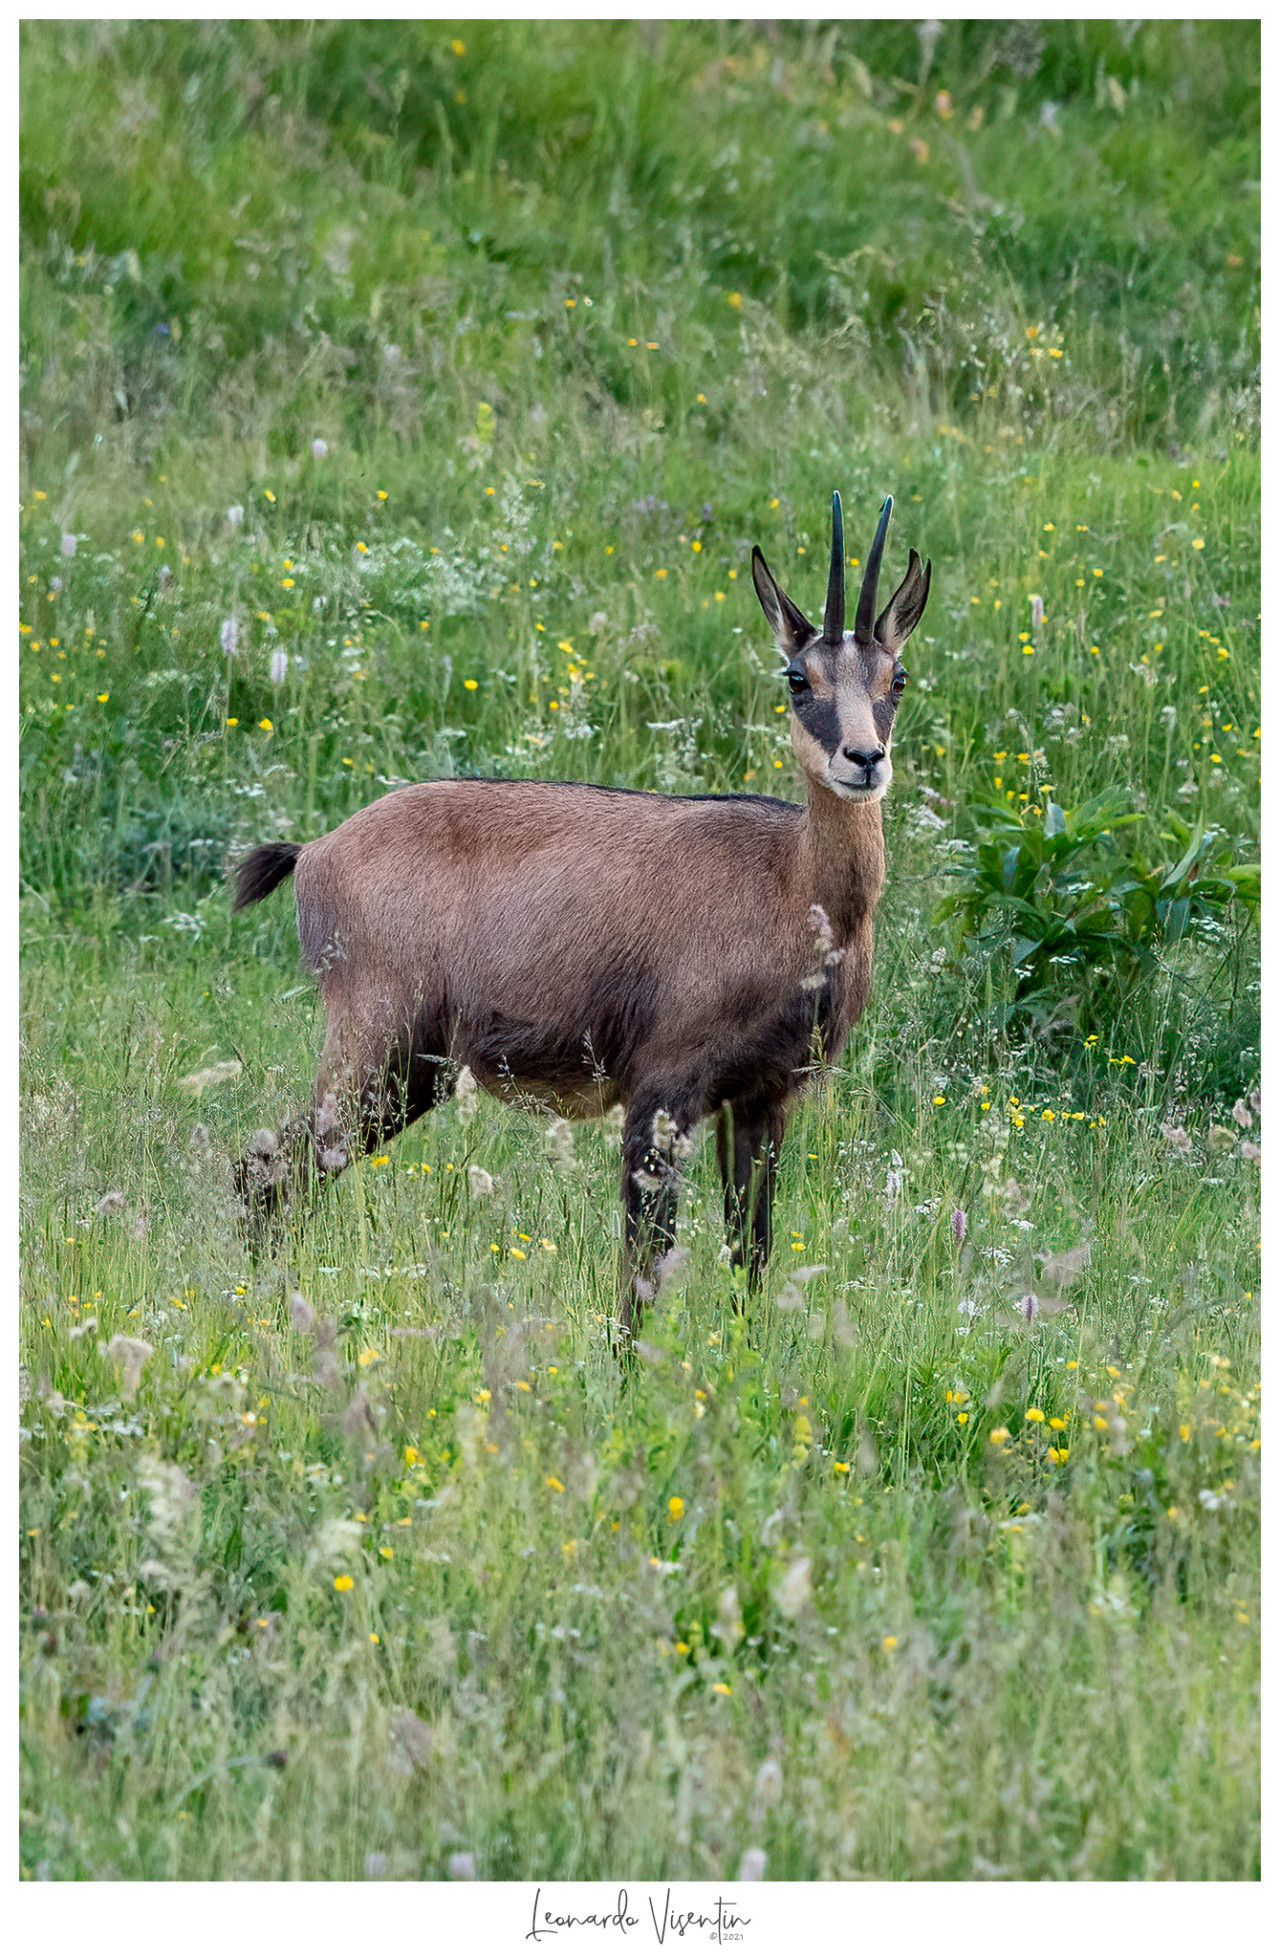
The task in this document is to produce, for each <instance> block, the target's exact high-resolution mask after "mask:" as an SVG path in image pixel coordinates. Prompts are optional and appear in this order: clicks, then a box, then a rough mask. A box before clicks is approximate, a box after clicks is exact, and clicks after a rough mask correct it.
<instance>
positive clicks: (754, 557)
mask: <svg viewBox="0 0 1280 1958" xmlns="http://www.w3.org/2000/svg"><path fill="white" fill-rule="evenodd" d="M892 514H893V498H892V497H891V496H886V498H885V500H884V506H883V508H882V509H881V512H880V522H879V524H878V526H877V528H876V535H875V541H874V543H873V544H872V546H871V550H870V553H869V555H868V557H867V564H866V569H865V571H864V572H863V577H862V589H861V591H860V592H859V594H858V610H857V613H856V615H855V618H854V624H853V631H852V632H846V631H845V629H844V516H843V513H842V511H841V508H840V498H839V495H838V494H837V495H833V497H832V499H831V576H830V579H829V582H828V585H827V607H826V611H825V613H824V614H823V621H822V629H821V631H819V630H818V628H817V627H816V626H812V625H810V623H809V621H808V619H806V617H805V615H804V613H803V612H802V611H801V610H800V608H799V606H798V605H795V604H793V603H792V601H791V599H789V598H788V597H787V594H786V593H785V592H784V591H783V589H782V587H781V586H780V585H779V584H778V583H777V581H776V580H775V578H774V576H773V574H772V572H771V571H770V570H769V567H768V565H767V564H766V563H765V561H764V558H763V556H762V554H761V551H760V547H759V545H757V546H756V548H755V549H754V550H753V551H752V553H751V575H752V577H753V579H754V580H755V587H756V595H757V597H758V598H759V600H760V603H761V605H762V606H763V607H764V615H765V617H766V619H768V621H769V624H770V626H771V628H772V630H773V636H774V639H775V641H776V643H777V647H778V651H779V652H780V653H781V654H782V657H783V659H784V660H785V661H786V663H787V664H786V676H787V685H788V686H789V687H790V689H791V745H792V747H793V748H794V749H795V752H796V756H797V759H798V760H799V762H800V765H801V767H802V768H803V769H804V771H805V773H806V775H808V776H809V778H810V780H811V781H813V782H817V783H820V784H821V785H822V786H823V787H824V788H827V789H830V790H831V791H832V793H833V794H835V795H838V796H842V797H844V798H845V799H846V800H848V801H855V802H857V801H878V800H879V798H880V797H881V796H882V795H883V794H884V792H885V790H886V789H887V788H888V786H889V782H890V779H891V777H892V775H893V764H892V762H891V761H890V759H889V743H890V740H891V739H892V735H893V716H894V712H895V710H896V708H897V705H898V700H899V698H900V696H901V695H902V692H903V690H904V688H905V687H906V684H907V675H906V670H905V668H904V667H903V665H902V662H901V661H900V659H899V658H898V653H899V651H900V649H901V648H902V646H903V645H904V644H905V643H906V640H907V638H908V636H909V635H910V634H911V633H912V632H914V630H915V628H916V626H917V625H918V624H919V623H920V617H921V614H922V613H923V611H924V607H925V600H926V599H927V598H928V596H929V577H930V573H931V571H932V569H933V567H932V564H924V565H922V564H921V562H920V558H919V556H918V555H917V553H916V552H915V551H912V552H911V554H910V558H909V560H908V566H907V575H906V577H905V578H904V579H903V581H902V583H901V584H900V585H899V586H898V589H897V591H896V592H895V593H894V594H893V597H892V598H891V599H890V600H889V603H888V604H887V605H886V606H885V608H884V610H883V612H881V614H880V616H879V618H876V584H877V581H878V579H879V575H880V559H881V557H882V556H883V555H884V540H885V534H886V532H887V531H888V528H889V518H890V517H891V516H892Z"/></svg>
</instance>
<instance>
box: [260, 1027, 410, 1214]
mask: <svg viewBox="0 0 1280 1958" xmlns="http://www.w3.org/2000/svg"><path fill="white" fill-rule="evenodd" d="M422 1044H423V1043H421V1042H419V1041H417V1040H415V1041H413V1042H410V1041H408V1040H407V1039H406V1040H404V1041H399V1042H397V1043H396V1044H395V1045H394V1046H393V1047H390V1048H389V1049H388V1047H387V1045H386V1043H383V1042H379V1043H377V1044H376V1045H374V1044H373V1043H370V1042H367V1041H366V1042H361V1043H357V1042H355V1041H353V1040H352V1038H351V1035H350V1031H349V1029H347V1028H338V1029H334V1028H331V1029H330V1033H329V1037H328V1039H327V1040H326V1041H325V1046H324V1051H323V1053H322V1054H321V1056H320V1062H319V1066H318V1068H317V1070H316V1079H315V1086H314V1087H313V1089H312V1092H311V1104H310V1107H309V1108H308V1109H306V1110H304V1111H302V1112H300V1113H299V1114H297V1115H295V1116H293V1117H292V1118H291V1119H290V1120H289V1121H288V1122H286V1124H285V1126H284V1128H283V1129H282V1130H281V1132H280V1133H279V1135H276V1134H275V1133H273V1131H272V1130H270V1129H259V1131H258V1133H257V1134H256V1135H255V1136H254V1137H253V1139H252V1141H251V1142H250V1144H249V1148H248V1150H247V1151H246V1153H245V1154H244V1155H243V1156H242V1157H241V1159H240V1161H239V1163H238V1164H237V1165H236V1168H235V1187H236V1191H237V1194H238V1195H239V1196H240V1198H241V1200H242V1201H243V1203H244V1205H245V1211H246V1217H247V1222H248V1228H249V1234H250V1238H251V1240H252V1241H253V1242H255V1243H260V1242H261V1241H262V1238H263V1236H264V1234H268V1233H269V1230H270V1226H271V1224H272V1223H273V1222H275V1221H278V1220H279V1219H280V1218H281V1217H282V1216H284V1215H285V1214H287V1213H288V1212H290V1211H291V1210H292V1209H294V1207H295V1206H296V1204H297V1200H298V1198H299V1197H300V1196H302V1195H303V1194H304V1192H305V1193H307V1194H311V1193H312V1192H313V1191H314V1190H315V1189H317V1188H318V1187H320V1186H322V1185H324V1184H325V1183H327V1182H330V1181H331V1180H332V1179H333V1178H334V1177H335V1176H340V1175H341V1174H342V1172H343V1170H344V1169H346V1168H347V1167H348V1166H349V1165H350V1163H351V1162H352V1161H353V1160H354V1159H355V1157H356V1156H357V1155H362V1154H367V1153H368V1152H369V1151H371V1150H373V1149H376V1148H378V1147H379V1146H380V1145H381V1144H382V1143H384V1142H389V1141H390V1140H391V1139H392V1138H393V1137H394V1136H397V1135H399V1134H400V1132H401V1130H402V1129H405V1128H407V1127H408V1125H409V1124H410V1122H415V1121H416V1120H417V1119H418V1117H419V1115H422V1114H424V1113H425V1112H426V1110H427V1109H428V1108H430V1107H432V1106H433V1105H434V1103H435V1101H436V1100H437V1098H438V1090H439V1085H440V1076H441V1074H442V1072H443V1068H444V1063H443V1061H442V1060H441V1058H440V1057H439V1056H438V1055H435V1054H425V1053H421V1052H418V1051H416V1049H417V1048H418V1047H419V1046H421V1045H422Z"/></svg>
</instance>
